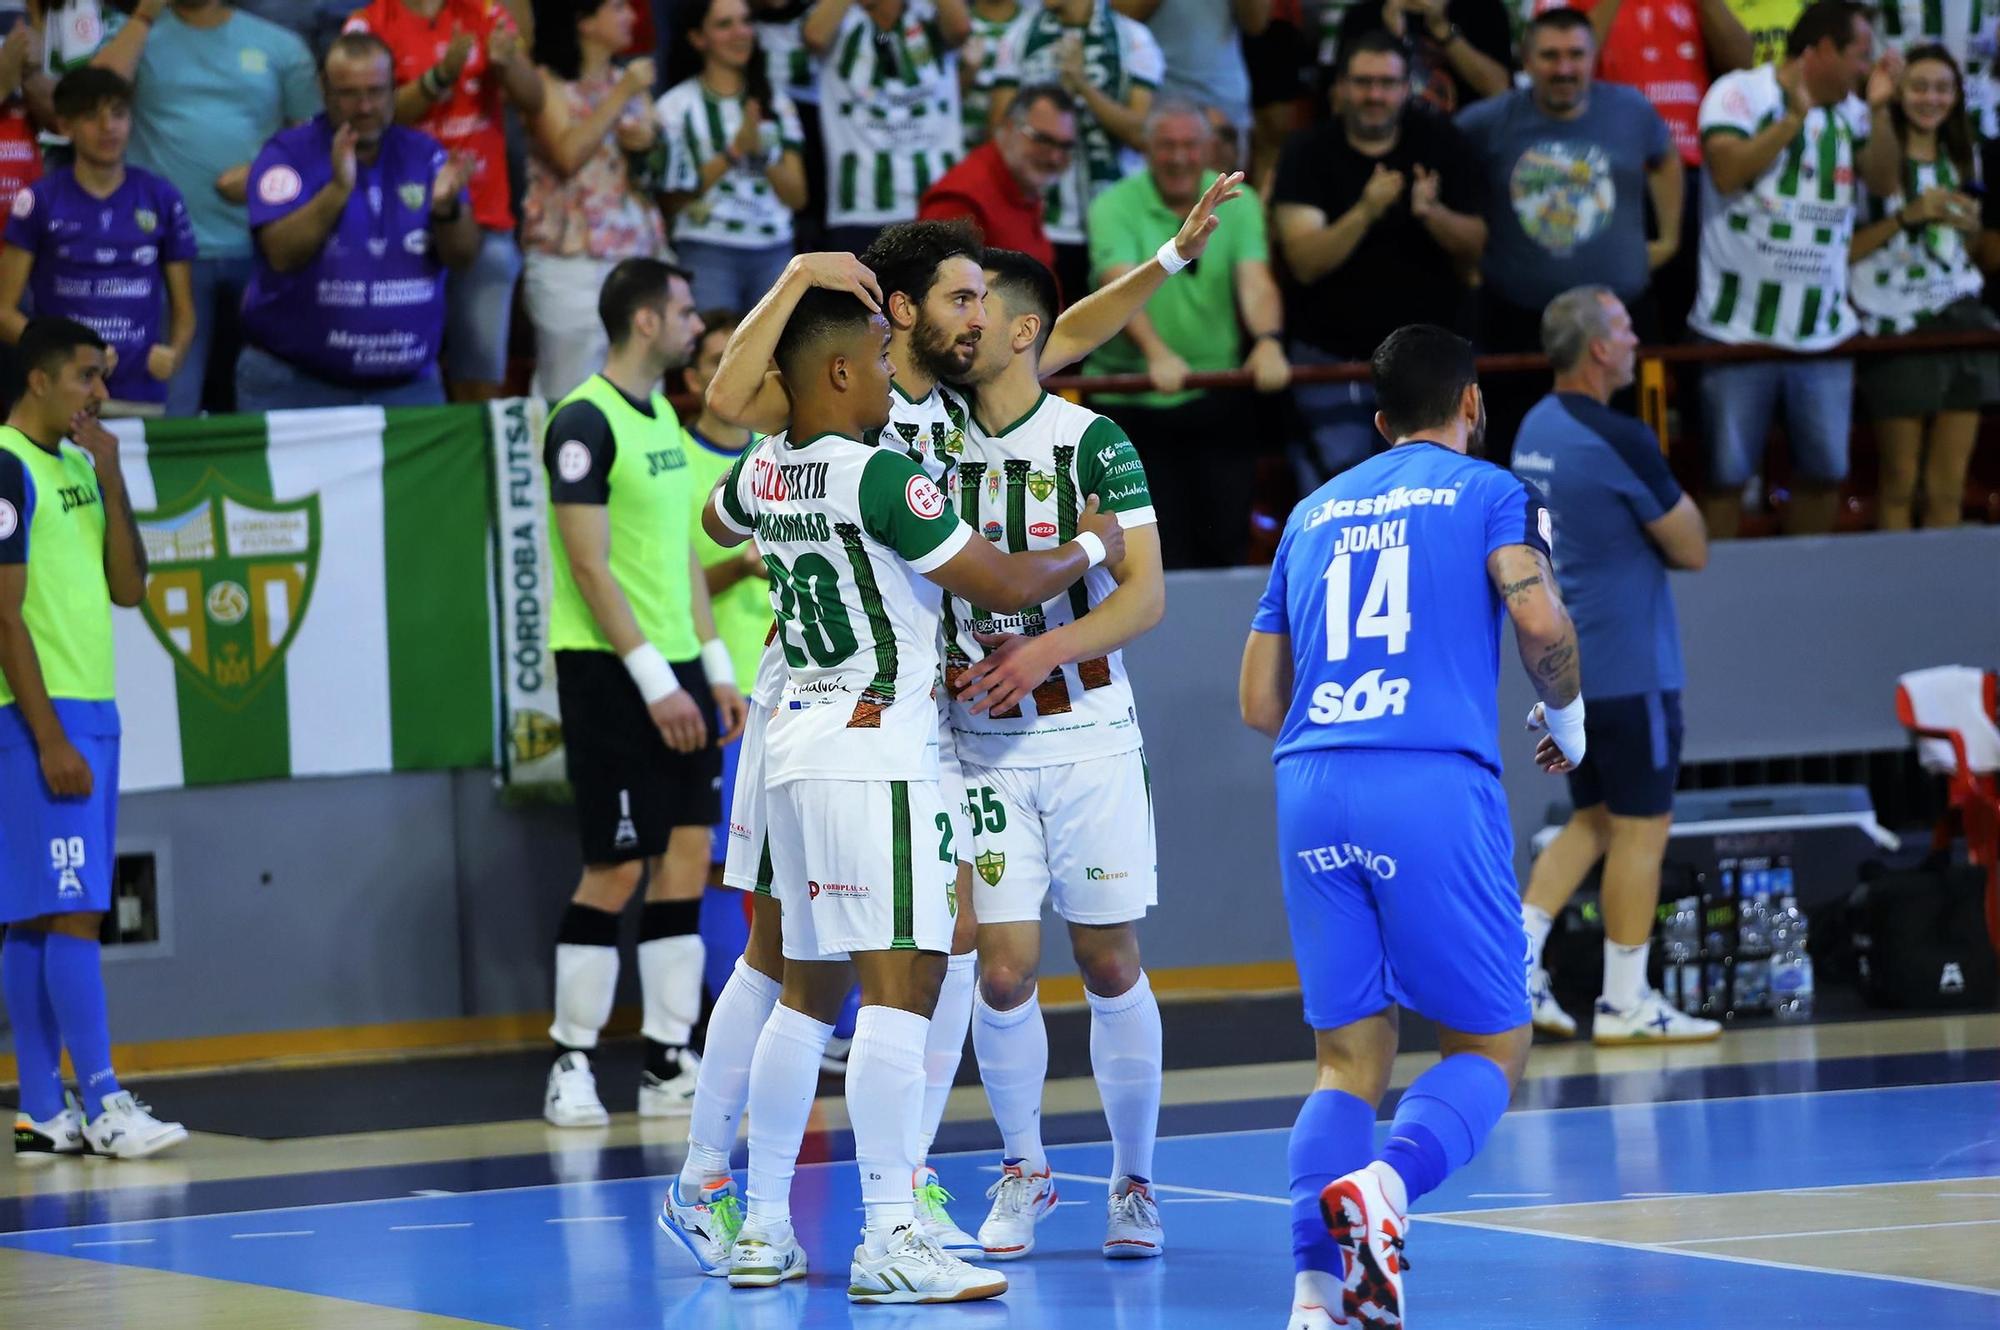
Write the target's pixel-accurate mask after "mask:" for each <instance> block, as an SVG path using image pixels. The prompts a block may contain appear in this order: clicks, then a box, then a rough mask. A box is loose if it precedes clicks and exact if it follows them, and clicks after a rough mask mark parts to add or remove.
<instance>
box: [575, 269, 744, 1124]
mask: <svg viewBox="0 0 2000 1330" xmlns="http://www.w3.org/2000/svg"><path fill="white" fill-rule="evenodd" d="M597 307H598V314H599V316H600V317H601V318H602V320H603V322H604V328H605V332H606V334H607V335H608V336H609V338H610V343H611V351H610V354H609V355H608V356H607V357H606V359H605V362H604V368H603V370H602V371H600V372H599V373H596V374H593V375H591V376H590V377H589V378H588V379H586V380H584V382H583V383H582V384H581V385H580V386H579V387H578V388H577V389H576V390H575V391H574V392H572V393H571V394H570V395H569V396H568V397H566V398H564V399H563V400H562V401H561V402H559V403H558V404H557V405H556V409H555V411H554V413H553V414H552V415H551V416H550V417H549V423H548V430H547V434H546V442H545V443H544V446H543V464H544V465H545V466H546V467H547V468H548V473H549V505H550V507H549V555H550V559H549V561H550V564H551V566H552V567H553V569H554V576H555V582H554V593H553V595H552V596H551V600H550V606H549V648H550V650H551V651H553V652H554V653H555V659H556V694H557V698H558V700H559V701H560V702H561V704H562V726H563V746H564V750H565V760H566V763H567V766H568V771H569V780H570V785H571V786H572V787H573V788H574V789H575V792H576V818H577V834H578V838H579V840H580V841H581V844H582V850H583V861H584V870H583V878H582V881H580V882H579V883H578V884H577V888H576V891H575V893H574V894H573V895H572V896H571V898H570V904H569V908H568V909H567V910H566V911H564V913H563V918H562V925H561V928H560V931H559V932H558V933H557V935H556V985H555V989H556V991H555V1021H554V1023H553V1024H552V1025H551V1026H550V1027H549V1037H550V1038H551V1039H552V1040H554V1041H555V1045H556V1058H555V1063H554V1065H553V1066H551V1067H550V1068H549V1079H548V1090H547V1095H546V1097H545V1100H544V1105H543V1115H544V1116H545V1117H546V1118H547V1119H548V1120H549V1122H550V1123H552V1124H554V1125H555V1126H558V1127H591V1126H601V1125H603V1124H604V1123H605V1122H607V1121H609V1114H608V1113H607V1112H606V1110H605V1107H604V1103H603V1101H602V1100H601V1099H600V1098H599V1097H598V1092H597V1079H596V1076H595V1075H594V1074H593V1072H592V1071H591V1067H590V1053H591V1052H592V1051H593V1050H594V1049H595V1048H596V1047H597V1037H598V1034H599V1032H600V1031H602V1030H603V1028H604V1023H605V1021H607V1020H609V1019H610V1017H611V1001H612V996H613V994H614V992H615V991H616V989H617V986H618V919H619V915H620V914H621V913H622V912H623V911H624V909H625V906H626V903H627V902H628V901H630V900H631V898H632V895H633V893H634V892H635V891H636V890H637V889H638V886H639V881H640V877H641V876H642V875H644V876H645V877H646V880H647V882H646V904H645V908H644V910H643V912H642V913H641V915H640V920H639V951H638V958H639V987H640V993H641V996H642V999H643V1001H644V1005H645V1023H644V1026H643V1027H642V1032H643V1034H644V1035H645V1039H646V1065H645V1068H644V1070H643V1071H642V1073H641V1075H640V1081H639V1113H640V1116H642V1117H664V1116H669V1115H672V1114H675V1113H685V1112H687V1111H688V1104H689V1103H690V1102H691V1101H692V1100H693V1098H694V1088H695V1077H696V1072H697V1070H698V1066H699V1059H697V1058H696V1057H695V1055H694V1054H693V1053H692V1052H691V1051H690V1050H689V1049H688V1046H687V1044H688V1037H689V1034H690V1033H691V1031H692V1029H693V1027H694V1023H695V1021H696V1019H697V1018H698V1017H699V1016H700V1014H701V972H702V944H701V934H700V931H699V930H700V923H701V893H702V888H703V886H704V883H705V879H706V877H707V875H708V846H709V826H710V824H712V823H713V822H715V820H716V819H717V818H718V817H719V816H720V805H721V801H720V799H719V798H718V796H717V794H716V787H717V785H718V784H719V783H720V781H721V775H722V759H721V755H720V752H719V745H721V744H725V743H728V742H729V741H730V740H732V739H734V738H735V737H736V735H737V733H738V731H739V730H740V729H741V727H742V722H743V710H744V707H743V698H742V695H741V694H740V693H738V692H737V690H736V680H735V665H734V663H733V662H732V660H731V658H730V654H729V648H728V647H727V646H726V645H725V644H724V643H722V642H721V641H720V640H717V639H716V637H715V623H714V618H713V615H712V614H711V612H710V608H709V598H708V585H707V582H706V580H705V579H704V578H703V576H702V571H701V566H700V563H699V560H698V558H697V556H696V553H695V548H694V543H693V541H692V539H691V529H690V523H691V522H692V521H693V520H694V512H695V500H694V497H693V495H692V480H691V478H690V477H691V472H690V470H689V467H688V450H689V448H690V447H691V446H692V445H691V444H690V442H689V440H688V438H687V435H686V433H685V431H683V430H682V428H681V425H680V421H679V419H678V418H677V417H676V416H675V415H674V411H673V408H672V407H671V406H669V405H668V404H667V399H666V398H665V397H663V396H661V394H660V390H659V389H660V381H661V376H662V375H663V374H665V373H666V372H667V371H668V370H670V369H678V368H680V367H682V366H684V365H686V364H687V362H688V361H689V359H690V358H691V357H692V355H693V352H694V348H695V345H696V343H697V342H698V341H699V339H700V337H701V319H700V317H699V316H698V315H697V314H696V313H695V310H694V297H693V295H692V293H691V292H690V291H689V289H688V280H687V274H686V273H685V272H683V271H681V270H680V269H678V268H674V267H672V266H670V265H668V264H665V263H661V262H659V261H657V260H655V259H627V260H626V261H624V262H623V263H620V264H619V265H618V266H617V267H615V268H613V269H612V270H611V274H610V276H608V277H607V278H606V279H605V282H604V287H603V290H602V291H601V292H600V293H599V295H598V304H597Z"/></svg>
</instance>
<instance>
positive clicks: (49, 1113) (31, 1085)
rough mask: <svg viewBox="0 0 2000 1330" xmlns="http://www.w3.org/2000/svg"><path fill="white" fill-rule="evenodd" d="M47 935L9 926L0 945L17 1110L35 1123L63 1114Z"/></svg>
mask: <svg viewBox="0 0 2000 1330" xmlns="http://www.w3.org/2000/svg"><path fill="white" fill-rule="evenodd" d="M48 936H49V935H48V934H47V933H44V932H42V931H41V930H40V929H29V928H10V929H8V930H7V941H6V942H5V944H0V991H4V992H5V993H6V997H7V1015H8V1016H9V1017H10V1018H12V1020H13V1022H14V1061H15V1062H16V1063H17V1064H18V1065H19V1066H20V1069H21V1111H22V1112H23V1113H26V1114H27V1115H28V1116H29V1117H31V1118H33V1119H34V1120H35V1121H37V1122H47V1121H48V1120H49V1119H50V1118H52V1117H54V1116H55V1115H56V1114H58V1113H60V1112H62V1106H63V1092H62V1036H61V1035H60V1034H58V1033H57V1031H56V1012H55V1008H54V1007H52V1006H50V1005H49V989H48V983H47V981H46V979H44V977H43V971H44V958H45V957H46V955H47V948H46V947H45V945H44V944H45V943H46V942H47V940H48Z"/></svg>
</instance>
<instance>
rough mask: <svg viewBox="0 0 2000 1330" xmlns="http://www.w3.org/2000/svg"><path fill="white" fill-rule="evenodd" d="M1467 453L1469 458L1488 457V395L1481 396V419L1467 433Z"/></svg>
mask: <svg viewBox="0 0 2000 1330" xmlns="http://www.w3.org/2000/svg"><path fill="white" fill-rule="evenodd" d="M1465 453H1466V456H1468V457H1484V456H1486V394H1485V393H1483V392H1482V393H1480V394H1479V418H1478V419H1477V420H1475V421H1473V422H1472V428H1471V429H1469V430H1467V431H1466V432H1465Z"/></svg>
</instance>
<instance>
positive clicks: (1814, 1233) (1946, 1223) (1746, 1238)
mask: <svg viewBox="0 0 2000 1330" xmlns="http://www.w3.org/2000/svg"><path fill="white" fill-rule="evenodd" d="M1991 1224H2000V1219H1939V1220H1935V1221H1933V1222H1931V1223H1928V1224H1877V1225H1875V1226H1874V1227H1872V1228H1812V1229H1806V1230H1805V1231H1803V1232H1800V1233H1739V1234H1737V1235H1736V1236H1734V1237H1728V1238H1675V1239H1674V1240H1673V1241H1672V1242H1662V1243H1659V1244H1657V1245H1658V1246H1661V1247H1692V1246H1697V1245H1699V1244H1701V1243H1706V1242H1771V1241H1775V1240H1777V1239H1780V1238H1838V1237H1845V1236H1846V1235H1848V1234H1850V1233H1903V1232H1907V1231H1909V1230H1911V1229H1919V1228H1979V1227H1981V1226H1983V1225H1991Z"/></svg>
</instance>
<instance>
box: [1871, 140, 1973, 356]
mask: <svg viewBox="0 0 2000 1330" xmlns="http://www.w3.org/2000/svg"><path fill="white" fill-rule="evenodd" d="M1964 185H1965V182H1964V181H1963V180H1961V179H1960V178H1959V174H1958V168H1957V167H1955V166H1953V165H1952V163H1951V160H1950V159H1949V158H1945V157H1940V158H1938V160H1936V161H1935V162H1916V161H1910V160H1908V159H1905V160H1904V162H1903V189H1902V192H1901V193H1898V194H1895V195H1892V196H1891V197H1889V198H1886V199H1882V198H1877V197H1875V196H1874V195H1873V194H1870V195H1868V196H1867V205H1866V206H1867V210H1868V216H1867V219H1868V220H1869V221H1871V222H1879V221H1881V220H1882V219H1883V218H1885V217H1887V216H1889V215H1890V214H1892V213H1895V212H1897V211H1899V210H1900V209H1901V208H1902V207H1903V205H1904V204H1905V203H1906V202H1908V201H1909V200H1911V199H1915V198H1917V197H1919V196H1921V195H1922V194H1923V193H1924V192H1925V191H1927V190H1932V189H1963V188H1964ZM1853 280H1854V308H1855V309H1856V310H1857V311H1858V312H1859V313H1860V315H1861V324H1862V329H1863V331H1865V332H1871V333H1900V332H1909V331H1910V330H1911V329H1913V328H1915V327H1916V326H1917V321H1918V319H1919V318H1921V317H1922V316H1924V315H1926V314H1935V313H1937V312H1938V311H1939V310H1941V309H1943V308H1944V307H1945V306H1947V305H1949V304H1951V303H1953V302H1954V301H1958V300H1964V299H1965V298H1967V297H1968V296H1969V297H1972V298H1974V299H1977V298H1978V296H1979V294H1980V293H1981V292H1982V291H1984V290H1985V289H1986V279H1985V278H1983V277H1981V276H1980V274H1979V269H1978V267H1977V266H1976V265H1975V264H1974V263H1973V261H1972V255H1971V254H1969V253H1967V252H1966V248H1965V232H1963V231H1961V230H1959V229H1958V228H1957V227H1955V226H1943V225H1938V224H1935V223H1934V224H1932V225H1930V226H1926V227H1925V228H1924V229H1923V230H1921V231H1918V232H1915V233H1914V234H1913V233H1911V232H1910V231H1908V230H1900V231H1898V232H1896V234H1895V235H1894V236H1892V237H1891V238H1890V240H1889V243H1888V244H1886V245H1884V246H1882V247H1881V248H1880V249H1878V250H1876V251H1875V252H1874V253H1872V254H1870V255H1869V256H1868V257H1867V258H1865V259H1863V260H1861V262H1859V263H1857V264H1855V265H1854V273H1853Z"/></svg>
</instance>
